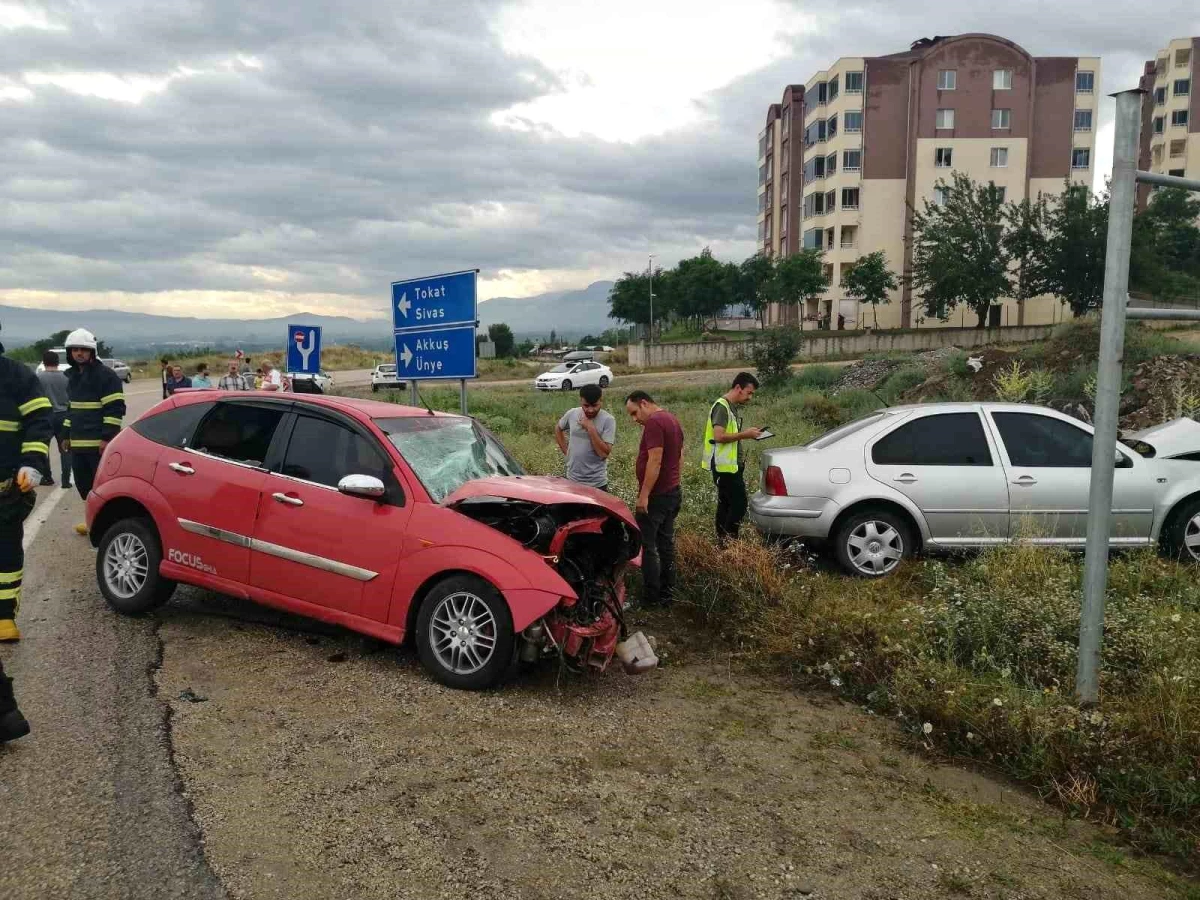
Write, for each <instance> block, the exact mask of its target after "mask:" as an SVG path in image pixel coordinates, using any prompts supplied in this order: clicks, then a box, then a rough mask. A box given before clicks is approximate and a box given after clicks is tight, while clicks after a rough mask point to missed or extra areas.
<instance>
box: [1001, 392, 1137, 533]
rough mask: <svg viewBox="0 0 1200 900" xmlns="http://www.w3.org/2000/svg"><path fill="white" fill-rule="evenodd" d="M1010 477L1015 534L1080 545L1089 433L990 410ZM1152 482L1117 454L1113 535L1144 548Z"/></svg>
mask: <svg viewBox="0 0 1200 900" xmlns="http://www.w3.org/2000/svg"><path fill="white" fill-rule="evenodd" d="M989 415H990V417H991V419H992V421H993V422H994V423H995V427H996V433H997V434H998V435H999V437H1000V442H1001V445H1002V453H1003V457H1004V465H1005V471H1006V474H1007V476H1008V480H1009V497H1010V505H1009V512H1010V522H1011V528H1012V533H1013V536H1014V537H1024V538H1027V539H1029V540H1032V541H1036V542H1044V543H1057V544H1071V545H1078V544H1081V543H1083V540H1084V538H1085V537H1086V536H1087V508H1088V492H1089V490H1090V487H1091V476H1092V468H1091V467H1092V433H1091V431H1090V430H1089V429H1088V428H1087V427H1086V426H1084V425H1083V423H1081V422H1080V423H1076V422H1073V421H1072V420H1070V419H1068V418H1066V417H1059V416H1057V415H1052V414H1050V413H1048V412H1044V411H1040V410H1032V409H1031V410H1028V411H1026V410H1018V409H1009V410H990V411H989ZM1153 482H1154V479H1153V475H1152V473H1151V471H1150V467H1149V466H1147V465H1146V464H1145V460H1140V459H1135V458H1134V454H1133V453H1132V451H1130V450H1127V449H1118V450H1117V467H1116V470H1115V471H1114V472H1113V508H1112V520H1111V526H1110V528H1111V530H1110V534H1111V536H1112V539H1113V540H1114V541H1115V542H1116V543H1118V544H1122V543H1141V542H1144V541H1145V540H1146V539H1148V538H1149V536H1150V530H1151V527H1152V526H1153V524H1154V484H1153Z"/></svg>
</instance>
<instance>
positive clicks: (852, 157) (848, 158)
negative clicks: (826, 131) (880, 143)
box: [842, 150, 862, 172]
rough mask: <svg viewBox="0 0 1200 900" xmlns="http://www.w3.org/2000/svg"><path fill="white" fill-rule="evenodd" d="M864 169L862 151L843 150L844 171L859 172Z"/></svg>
mask: <svg viewBox="0 0 1200 900" xmlns="http://www.w3.org/2000/svg"><path fill="white" fill-rule="evenodd" d="M860 169H862V151H861V150H843V151H842V171H843V172H857V171H859V170H860Z"/></svg>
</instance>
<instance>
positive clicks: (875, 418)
mask: <svg viewBox="0 0 1200 900" xmlns="http://www.w3.org/2000/svg"><path fill="white" fill-rule="evenodd" d="M890 415H893V414H892V413H887V412H873V413H868V414H867V415H865V416H862V417H861V418H858V419H855V420H854V421H853V422H847V423H846V424H845V425H839V426H838V427H837V428H835V429H833V430H832V431H827V432H825V433H824V434H822V435H820V436H819V437H815V438H813V439H812V440H811V441H809V442H808V443H807V444H805V445H804V446H805V447H810V448H812V449H813V450H822V449H824V448H825V447H829V446H831V445H833V444H836V443H837V442H838V441H840V440H842V438H845V437H849V436H850V435H852V434H854V432H856V431H861V430H862V429H864V428H866V427H867V426H869V425H874V424H876V423H877V422H882V421H883V420H884V419H886V418H888V416H890Z"/></svg>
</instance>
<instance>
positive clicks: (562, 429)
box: [554, 384, 617, 491]
mask: <svg viewBox="0 0 1200 900" xmlns="http://www.w3.org/2000/svg"><path fill="white" fill-rule="evenodd" d="M579 401H580V404H581V405H579V406H576V407H575V408H574V409H568V410H567V411H566V413H565V414H564V415H563V417H562V418H561V419H559V420H558V424H557V425H556V426H555V427H554V441H555V443H557V444H558V449H559V450H561V451H562V452H563V454H564V455H565V456H566V457H567V478H569V479H571V481H574V482H578V483H579V484H586V485H588V486H589V487H594V488H600V490H602V491H607V490H608V454H609V453H611V452H612V446H613V444H614V443H616V440H617V420H616V419H614V418H613V417H612V416H611V415H610V414H609V413H607V412H605V411H604V410H603V409H602V408H601V407H602V406H603V402H604V394H603V392H602V391H601V390H600V388H599V387H598V386H596V385H594V384H585V385H584V386H583V387H581V388H580V389H579Z"/></svg>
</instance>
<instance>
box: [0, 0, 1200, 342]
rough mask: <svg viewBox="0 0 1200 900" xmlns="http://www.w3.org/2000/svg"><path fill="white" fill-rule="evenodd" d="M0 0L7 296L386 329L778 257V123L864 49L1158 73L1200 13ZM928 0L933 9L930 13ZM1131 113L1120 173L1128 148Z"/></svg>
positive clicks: (665, 3)
mask: <svg viewBox="0 0 1200 900" xmlns="http://www.w3.org/2000/svg"><path fill="white" fill-rule="evenodd" d="M1154 9H1155V15H1153V16H1150V15H1147V14H1146V13H1145V8H1143V7H1139V6H1137V5H1136V4H1132V5H1131V4H1129V3H1127V2H1121V3H1117V2H1113V0H1094V2H1089V3H1086V4H1082V3H1077V2H1075V3H1072V2H1068V3H1058V4H1048V3H1045V2H1025V0H1012V2H1008V3H996V2H994V0H988V2H973V0H963V2H958V3H941V2H933V3H920V4H917V3H911V2H907V0H844V2H841V3H829V2H821V3H812V2H800V0H739V2H738V3H730V2H716V0H605V2H603V3H598V2H595V0H529V2H511V3H506V2H474V0H436V2H434V0H431V2H411V0H404V2H387V0H376V2H373V3H366V2H358V3H355V2H344V0H343V2H338V3H334V2H328V0H287V2H283V0H254V2H249V3H247V2H244V0H182V2H179V0H137V2H134V0H47V2H36V3H27V2H21V0H18V2H11V0H0V303H8V304H16V305H21V306H40V307H72V308H85V307H111V308H121V309H127V310H138V311H145V312H158V313H164V314H171V315H192V316H207V315H214V316H215V315H221V316H225V315H231V316H239V317H240V316H244V317H247V318H258V317H264V316H271V315H280V314H284V313H287V312H292V311H297V310H301V309H303V310H311V311H314V312H320V313H329V314H336V313H341V314H347V315H353V316H356V317H370V316H373V315H376V314H383V313H384V312H385V311H386V307H387V286H388V283H389V282H390V281H392V280H394V279H397V278H402V277H413V276H418V275H423V274H429V273H434V272H440V271H449V270H455V269H464V268H473V267H478V268H479V269H481V279H482V280H481V290H482V292H483V293H482V296H484V297H492V296H524V295H529V294H535V293H540V292H542V291H547V290H557V289H564V288H573V287H583V286H585V285H586V284H588V283H589V282H591V281H594V280H598V279H601V278H611V277H615V276H616V275H619V274H620V272H622V271H623V270H626V269H634V268H637V267H639V266H644V265H645V260H646V254H647V253H655V254H657V255H658V258H659V260H660V261H662V262H663V263H665V264H668V265H669V264H671V263H673V262H674V261H675V260H677V259H679V258H680V257H681V256H687V255H691V254H694V253H696V252H697V251H699V250H700V249H701V248H702V247H704V246H706V245H707V246H710V247H712V249H713V252H714V253H716V254H717V255H718V256H723V257H726V258H730V259H740V258H741V257H743V256H745V255H748V254H749V253H751V252H753V240H754V234H755V208H756V197H755V187H756V180H757V169H756V160H755V155H756V150H757V134H758V131H759V129H760V128H761V127H762V123H763V121H764V116H765V111H766V107H767V105H768V104H769V103H772V102H776V101H778V99H779V97H780V95H781V93H782V89H783V86H784V85H785V84H787V83H789V82H803V81H805V80H806V79H807V78H808V77H809V75H811V74H812V72H813V71H815V70H817V69H819V68H822V67H824V66H825V65H827V64H828V63H830V62H832V61H833V60H834V59H836V58H837V57H839V56H852V55H871V54H878V53H889V52H895V51H898V50H902V49H905V48H906V47H907V45H908V44H909V43H910V42H911V41H912V40H914V39H916V38H918V37H922V36H931V35H934V34H954V33H958V32H963V31H990V32H994V33H997V34H1001V35H1004V36H1006V37H1009V38H1011V39H1013V40H1015V41H1017V42H1018V43H1020V44H1022V45H1023V46H1025V47H1026V48H1027V49H1028V50H1030V51H1031V52H1032V53H1034V54H1040V55H1053V54H1064V55H1100V56H1103V58H1104V59H1103V83H1102V85H1101V90H1102V91H1103V92H1104V93H1109V92H1111V91H1114V90H1118V89H1120V88H1124V87H1132V86H1135V85H1136V81H1137V77H1138V74H1139V72H1140V70H1141V66H1142V62H1143V61H1144V60H1145V59H1149V58H1151V57H1153V55H1154V53H1155V51H1156V50H1157V49H1159V48H1160V47H1162V46H1165V44H1166V42H1167V40H1168V39H1170V38H1172V37H1180V36H1184V35H1195V34H1200V4H1198V3H1196V2H1194V0H1189V2H1174V0H1166V2H1161V3H1159V4H1156V5H1155V7H1154ZM909 10H912V11H909ZM1111 112H1112V110H1111V101H1106V103H1105V106H1104V108H1103V115H1102V117H1101V123H1100V132H1099V135H1098V139H1099V140H1098V145H1099V147H1100V148H1101V149H1100V150H1099V154H1100V160H1099V162H1100V164H1101V167H1102V168H1104V167H1107V166H1108V165H1109V164H1110V162H1109V156H1110V155H1111V145H1112V131H1111Z"/></svg>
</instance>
